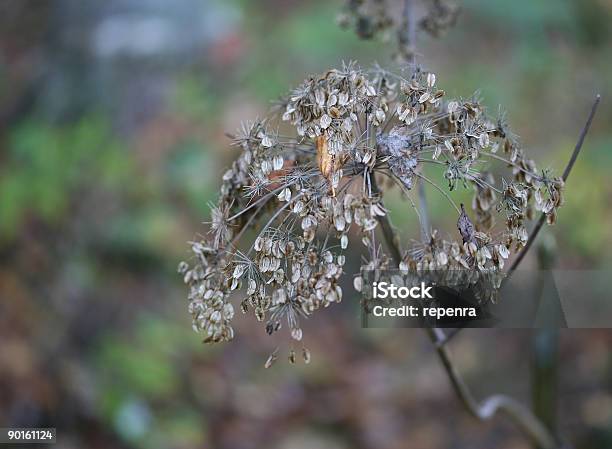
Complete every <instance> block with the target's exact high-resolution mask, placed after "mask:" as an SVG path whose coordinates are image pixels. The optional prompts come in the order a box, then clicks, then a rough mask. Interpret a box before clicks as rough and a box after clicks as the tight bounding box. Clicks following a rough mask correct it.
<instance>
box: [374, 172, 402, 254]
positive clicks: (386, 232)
mask: <svg viewBox="0 0 612 449" xmlns="http://www.w3.org/2000/svg"><path fill="white" fill-rule="evenodd" d="M371 185H372V192H373V193H375V194H379V193H380V191H379V190H378V185H377V184H376V178H375V177H374V176H371ZM380 204H381V206H382V207H384V204H383V203H382V200H381V202H380ZM376 218H377V219H378V223H379V224H380V227H381V229H382V233H383V237H384V238H385V242H386V243H387V247H388V248H389V251H391V255H392V256H393V259H394V260H395V263H396V264H397V265H398V266H399V264H400V262H401V261H402V254H401V251H400V245H399V238H398V236H397V234H396V232H395V231H394V230H393V226H392V225H391V221H390V220H389V214H388V213H387V214H385V215H384V216H382V217H380V216H377V217H376Z"/></svg>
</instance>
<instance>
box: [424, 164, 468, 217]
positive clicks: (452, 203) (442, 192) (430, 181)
mask: <svg viewBox="0 0 612 449" xmlns="http://www.w3.org/2000/svg"><path fill="white" fill-rule="evenodd" d="M415 175H416V176H417V177H419V178H421V179H423V180H425V181H427V182H428V183H429V184H431V185H432V186H434V187H435V188H436V190H437V191H438V192H440V193H441V194H442V195H443V196H444V197H445V198H446V199H447V200H448V201H449V203H451V205H452V206H453V207H454V208H455V210H456V211H457V213H458V214H459V215H461V209H459V207H457V203H455V202H454V201H453V199H452V198H451V197H450V196H449V195H448V193H446V192H445V191H444V190H442V189H441V188H440V186H438V185H437V184H436V183H435V182H433V181H432V180H431V179H429V178H427V177H426V176H424V175H422V174H419V173H415Z"/></svg>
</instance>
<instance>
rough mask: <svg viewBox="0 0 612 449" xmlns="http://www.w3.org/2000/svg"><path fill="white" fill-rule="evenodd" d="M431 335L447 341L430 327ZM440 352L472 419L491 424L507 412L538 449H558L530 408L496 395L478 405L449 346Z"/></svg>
mask: <svg viewBox="0 0 612 449" xmlns="http://www.w3.org/2000/svg"><path fill="white" fill-rule="evenodd" d="M427 333H428V335H429V338H430V339H431V341H432V342H434V344H436V343H437V342H438V341H439V340H440V339H442V338H443V333H442V331H441V330H440V329H435V328H428V329H427ZM436 351H437V353H438V356H439V357H440V360H441V361H442V364H443V365H444V369H445V370H446V373H447V375H448V377H449V379H450V381H451V384H452V385H453V389H454V390H455V393H456V394H457V396H459V399H460V400H461V402H462V403H463V405H464V406H465V408H466V409H467V410H468V412H470V414H471V415H472V416H474V417H475V418H477V419H479V420H480V421H488V420H490V419H492V418H493V417H494V416H495V415H496V414H497V412H504V413H506V415H507V416H508V417H509V418H511V419H512V420H513V421H514V422H515V423H516V424H517V425H518V426H519V427H520V428H521V430H523V431H524V432H525V433H526V434H527V435H529V437H530V438H531V439H532V440H534V441H535V442H536V443H537V445H538V447H540V448H542V449H554V448H556V447H557V443H556V441H555V438H554V437H553V435H552V434H551V433H550V432H549V431H548V429H546V427H545V426H544V425H543V424H542V422H541V421H540V420H539V419H538V418H537V417H536V416H535V415H534V414H533V413H532V412H531V410H529V408H527V407H526V406H525V405H523V404H521V403H520V402H518V401H517V400H515V399H513V398H511V397H509V396H505V395H501V394H496V395H492V396H489V397H488V398H486V399H484V400H483V401H482V402H480V403H478V402H477V401H476V399H475V398H474V396H473V395H472V392H471V391H470V389H469V388H468V386H467V385H466V383H465V382H464V381H463V379H462V378H461V375H460V374H459V372H458V371H457V369H456V368H455V366H454V365H453V362H452V360H451V358H450V354H449V351H448V348H447V347H446V346H445V345H440V344H436Z"/></svg>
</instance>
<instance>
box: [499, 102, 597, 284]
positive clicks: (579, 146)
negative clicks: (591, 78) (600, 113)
mask: <svg viewBox="0 0 612 449" xmlns="http://www.w3.org/2000/svg"><path fill="white" fill-rule="evenodd" d="M600 100H601V95H599V94H598V95H597V96H596V97H595V101H594V103H593V106H591V112H590V114H589V118H588V119H587V122H586V123H585V125H584V127H583V128H582V131H581V132H580V137H579V138H578V142H577V143H576V146H575V147H574V151H573V153H572V156H571V157H570V160H569V162H568V163H567V166H566V167H565V170H564V171H563V176H562V177H561V178H562V179H563V182H565V181H567V178H568V177H569V174H570V172H571V171H572V168H573V167H574V164H575V163H576V159H577V158H578V155H579V154H580V150H581V149H582V145H583V144H584V139H585V138H586V135H587V133H588V132H589V128H591V123H593V117H595V113H596V112H597V107H598V106H599V101H600ZM545 221H546V214H544V213H543V214H542V215H540V219H539V220H538V222H537V223H536V225H535V227H534V228H533V230H532V231H531V234H530V235H529V239H528V240H527V244H526V245H525V247H524V248H523V250H522V251H521V252H520V253H519V254H518V256H516V259H514V262H513V263H512V265H511V266H510V269H509V270H508V274H507V276H506V279H507V278H509V277H510V276H511V275H512V273H514V271H515V270H516V269H517V267H518V266H519V264H520V263H521V261H522V260H523V258H524V257H525V254H527V252H528V251H529V249H530V248H531V245H533V242H534V240H535V238H536V237H537V236H538V233H539V232H540V229H542V226H543V225H544V222H545Z"/></svg>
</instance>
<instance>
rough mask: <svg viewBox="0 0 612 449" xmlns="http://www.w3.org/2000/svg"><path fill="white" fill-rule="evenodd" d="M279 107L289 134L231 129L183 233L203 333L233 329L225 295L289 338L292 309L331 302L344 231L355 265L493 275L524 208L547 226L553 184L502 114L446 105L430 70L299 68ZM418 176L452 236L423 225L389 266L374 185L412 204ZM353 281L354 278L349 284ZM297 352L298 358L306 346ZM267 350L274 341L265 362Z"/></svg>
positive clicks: (310, 309)
mask: <svg viewBox="0 0 612 449" xmlns="http://www.w3.org/2000/svg"><path fill="white" fill-rule="evenodd" d="M280 109H281V113H280V119H281V120H283V121H286V122H289V124H290V125H292V126H293V128H294V129H295V135H294V136H282V135H280V134H279V133H278V132H275V131H274V128H272V127H271V126H270V123H269V122H265V121H264V122H257V123H252V124H247V125H245V126H244V127H243V129H242V130H241V132H240V133H239V134H238V135H237V136H236V137H235V138H234V145H235V146H237V147H238V148H240V151H241V153H240V156H239V157H238V158H237V160H236V161H235V162H234V163H233V164H232V166H231V168H230V169H229V170H227V171H226V172H225V174H224V175H223V183H222V185H221V191H220V196H219V200H218V202H217V204H216V205H214V206H213V207H212V223H211V224H210V233H209V235H208V236H207V237H206V238H203V239H201V240H199V241H196V242H193V243H192V251H193V258H192V260H191V261H190V262H189V263H186V262H183V263H181V265H180V267H179V271H180V273H181V274H182V275H183V276H184V281H185V283H186V284H187V285H188V286H189V304H190V305H189V310H190V312H191V314H192V316H193V323H194V329H195V330H197V331H200V332H203V333H204V334H205V341H209V342H217V341H226V340H230V339H231V338H232V337H233V335H234V332H233V329H232V326H231V321H232V318H233V315H234V308H233V306H232V302H231V300H232V298H233V297H237V296H242V301H241V302H240V309H241V310H242V311H243V312H244V313H247V312H249V311H253V313H254V315H255V316H256V318H257V319H258V320H259V321H262V322H263V323H264V327H265V330H266V332H267V333H269V334H272V333H275V332H277V331H279V330H280V329H282V328H283V326H286V327H287V329H288V333H289V334H290V336H291V337H292V339H293V340H294V341H300V342H301V341H302V337H303V332H302V326H301V323H302V321H303V319H304V318H306V317H309V316H311V315H312V314H313V313H314V312H315V311H317V310H318V309H321V308H325V307H328V306H329V305H331V304H334V303H337V302H339V301H341V300H342V297H343V291H342V288H341V287H340V285H339V281H340V279H341V277H342V274H343V272H344V266H345V261H346V259H345V255H344V251H345V250H346V249H347V247H348V245H349V243H350V242H351V241H355V240H357V241H361V243H362V244H363V247H362V248H363V250H362V253H363V255H364V260H363V265H362V268H363V269H366V270H372V269H378V268H381V269H384V268H399V269H401V270H402V271H403V272H416V271H423V270H436V271H438V272H439V271H442V272H448V273H452V272H455V271H458V270H463V271H466V270H467V271H472V272H478V273H499V272H500V271H501V269H502V268H503V266H504V261H505V260H506V259H507V258H508V257H509V255H510V253H511V252H513V251H517V250H519V249H520V248H522V247H523V246H524V245H525V243H526V240H527V231H526V229H525V224H526V222H527V220H529V219H531V218H532V215H533V210H534V209H536V210H541V211H542V212H544V213H545V214H546V215H547V217H548V222H549V223H553V222H554V221H555V218H556V211H557V209H558V207H559V206H561V204H562V200H563V196H562V189H563V182H562V181H561V180H560V179H559V178H554V177H552V176H551V175H550V173H549V172H548V171H547V170H544V171H542V172H541V173H540V174H538V172H537V168H536V165H535V163H534V162H533V161H532V160H530V159H528V158H526V157H525V153H524V151H523V150H522V149H521V148H520V146H519V144H518V141H517V139H516V137H515V136H514V135H513V134H512V133H511V132H510V131H509V130H508V127H507V125H506V123H505V120H504V118H503V117H500V118H498V119H496V120H492V119H490V118H489V117H488V116H487V115H486V114H485V111H484V108H483V106H482V105H481V104H480V102H479V101H478V99H477V98H470V99H467V100H461V99H460V100H450V101H445V100H444V92H443V91H442V90H440V89H438V88H437V87H436V77H435V76H434V74H433V73H428V72H424V71H421V70H419V69H415V70H414V71H413V72H412V73H411V75H410V76H409V77H408V78H404V77H402V76H398V75H395V74H392V73H389V72H387V71H385V70H383V69H381V68H379V67H376V68H374V69H373V70H372V71H371V72H365V71H362V70H361V69H360V68H358V67H357V66H355V65H354V64H349V65H345V66H343V67H342V68H341V69H334V70H330V71H328V72H327V73H325V74H323V75H321V76H314V77H311V78H308V79H307V80H306V81H305V82H304V83H303V84H302V85H301V86H299V87H298V88H297V89H295V90H294V91H293V92H291V93H290V95H289V96H288V97H287V98H286V99H284V100H283V101H282V103H281V106H280ZM425 165H430V166H432V167H433V168H436V169H438V170H437V173H438V174H437V176H436V177H435V178H434V179H429V178H427V177H426V176H425V175H424V174H423V167H424V166H425ZM383 182H385V183H386V184H385V185H384V186H383V187H385V188H383V189H382V190H379V188H378V185H379V184H380V185H381V186H382V185H383V184H382V183H383ZM419 182H421V183H426V184H427V185H429V186H431V187H433V188H434V189H435V191H437V192H438V193H439V194H440V195H442V196H443V197H444V198H445V200H447V201H448V205H449V213H450V214H453V215H454V216H455V217H457V232H456V233H455V235H454V236H452V237H450V238H447V239H444V238H442V237H441V233H440V232H438V231H436V230H426V231H427V233H426V234H427V237H426V238H425V239H424V240H423V241H421V242H419V243H415V244H414V245H412V247H411V248H410V249H408V250H407V251H405V252H404V253H402V254H403V258H402V261H401V263H400V264H399V267H397V266H395V264H394V263H393V262H392V261H391V258H390V257H389V256H388V255H387V253H386V252H385V250H384V248H383V246H382V245H380V244H379V243H378V239H379V237H380V236H378V235H377V229H378V227H379V222H380V221H381V218H382V217H386V215H387V210H386V208H385V206H384V204H383V195H384V192H385V190H386V189H387V188H393V187H394V186H396V187H397V188H399V189H400V190H401V192H402V193H403V195H404V196H405V198H406V200H407V201H408V202H409V203H410V205H409V206H407V207H406V210H407V211H416V207H415V204H414V201H413V198H412V196H413V189H414V187H415V185H416V184H417V183H419ZM463 188H467V189H470V190H472V191H473V193H474V196H473V201H472V203H471V209H472V210H471V211H466V209H465V207H464V206H463V205H461V207H459V206H457V204H456V203H455V201H454V200H453V198H452V194H453V192H454V191H455V190H456V189H463ZM415 213H416V212H415ZM470 214H471V215H472V216H473V217H474V221H472V219H471V218H470ZM498 216H500V217H501V218H502V219H501V220H498V221H499V222H500V223H499V224H498V225H497V226H496V224H495V221H496V220H495V218H496V217H498ZM248 230H255V231H256V232H255V233H256V235H255V237H254V238H253V239H243V238H242V237H243V236H245V235H250V234H245V233H246V232H247V231H248ZM362 285H363V280H362V279H361V277H360V276H357V277H355V279H354V286H355V288H356V289H357V290H360V289H361V287H362ZM239 291H240V293H238V292H239ZM297 353H300V351H298V352H297ZM301 354H302V356H303V358H304V360H305V361H309V360H310V353H309V352H308V351H307V350H306V349H305V348H302V350H301ZM276 358H277V353H276V351H275V352H274V353H273V354H272V355H271V356H270V359H269V360H268V362H267V364H266V365H270V364H271V363H273V362H274V360H276ZM289 360H290V361H292V362H294V361H295V360H296V351H295V350H294V349H292V350H291V352H290V355H289Z"/></svg>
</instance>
